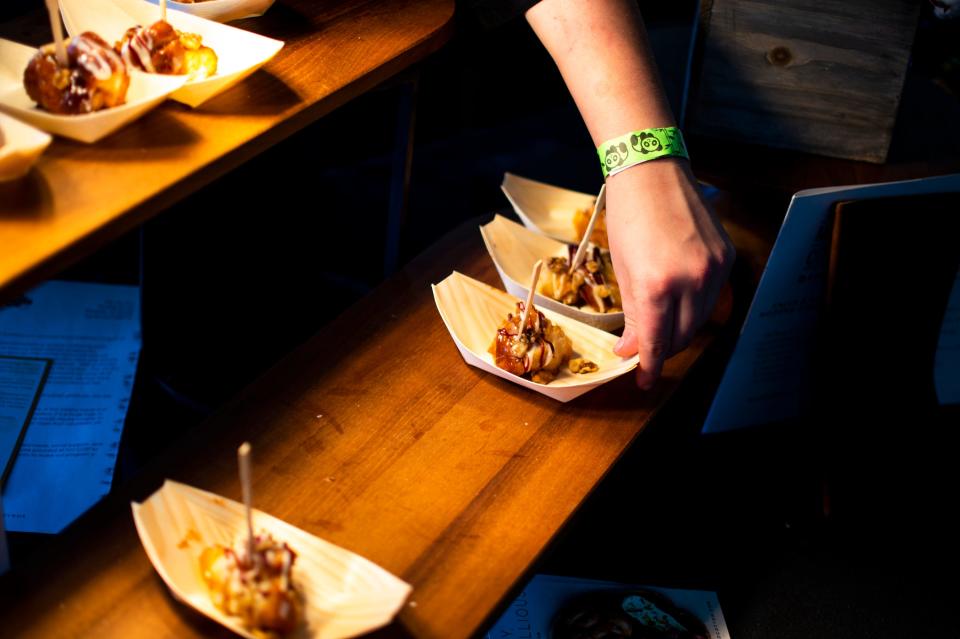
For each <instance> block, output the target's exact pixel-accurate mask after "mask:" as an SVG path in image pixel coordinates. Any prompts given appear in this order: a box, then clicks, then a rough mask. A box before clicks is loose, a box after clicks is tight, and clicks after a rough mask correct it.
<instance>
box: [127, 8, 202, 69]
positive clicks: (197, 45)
mask: <svg viewBox="0 0 960 639" xmlns="http://www.w3.org/2000/svg"><path fill="white" fill-rule="evenodd" d="M115 48H116V50H117V53H119V54H120V56H121V57H122V58H123V61H124V62H126V63H127V65H128V66H130V67H131V68H134V69H138V70H140V71H146V72H147V73H161V74H164V75H188V76H190V78H191V79H192V80H202V79H204V78H208V77H210V76H211V75H214V74H215V73H216V72H217V54H216V53H214V51H213V49H211V48H210V47H205V46H203V38H201V37H200V36H198V35H196V34H194V33H184V32H183V31H177V30H176V29H174V28H173V26H172V25H171V24H170V23H169V22H164V21H163V20H161V21H159V22H155V23H153V24H152V25H150V26H149V27H140V26H137V27H130V28H129V29H127V32H126V33H125V34H123V38H122V39H121V40H120V41H119V42H118V43H117V44H116V47H115Z"/></svg>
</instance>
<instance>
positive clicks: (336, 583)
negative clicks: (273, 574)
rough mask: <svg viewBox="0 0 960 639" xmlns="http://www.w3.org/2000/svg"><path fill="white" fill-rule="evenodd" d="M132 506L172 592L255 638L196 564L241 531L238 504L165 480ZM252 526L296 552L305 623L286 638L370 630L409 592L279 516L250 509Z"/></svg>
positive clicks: (331, 638) (335, 638)
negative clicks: (215, 595)
mask: <svg viewBox="0 0 960 639" xmlns="http://www.w3.org/2000/svg"><path fill="white" fill-rule="evenodd" d="M131 507H132V509H133V520H134V523H135V524H136V527H137V533H138V534H139V535H140V541H141V542H142V543H143V548H144V550H145V551H146V553H147V556H148V557H149V558H150V561H151V562H152V563H153V566H154V568H156V570H157V572H158V573H159V574H160V577H161V578H162V579H163V581H164V582H165V583H166V584H167V586H168V587H169V588H170V590H171V592H172V593H173V594H174V596H175V597H176V598H177V599H180V600H181V601H183V602H185V603H186V604H188V605H190V606H191V607H193V608H194V609H196V610H197V611H198V612H200V613H202V614H204V615H206V616H207V617H209V618H211V619H213V620H215V621H217V622H219V623H221V624H223V625H224V626H226V627H227V628H229V629H230V630H232V631H234V632H236V633H237V634H239V635H242V636H244V637H248V638H250V639H256V635H255V634H254V633H251V632H250V631H248V630H247V629H245V628H244V627H243V625H242V624H241V622H240V620H239V619H238V618H236V617H230V616H227V615H225V614H224V613H222V612H220V610H218V609H217V608H216V607H215V606H214V605H213V603H212V602H211V601H210V594H209V591H208V590H207V587H206V585H205V584H204V582H203V579H202V577H201V574H200V564H199V557H200V553H201V552H203V549H204V548H205V547H207V546H209V545H213V544H223V545H227V546H232V545H234V544H235V543H236V542H237V540H238V539H242V538H243V535H245V534H246V533H245V531H246V519H245V515H244V508H243V505H242V504H239V503H237V502H235V501H231V500H229V499H225V498H223V497H220V496H219V495H215V494H213V493H209V492H206V491H203V490H199V489H197V488H193V487H191V486H187V485H185V484H181V483H178V482H174V481H170V480H167V481H166V482H165V483H164V484H163V486H162V487H161V488H160V489H159V490H157V491H156V492H155V493H153V494H152V495H151V496H150V497H149V498H147V499H146V500H145V501H144V502H143V503H142V504H137V503H132V504H131ZM253 528H254V530H255V531H261V530H266V531H267V532H269V533H271V534H272V535H273V536H274V538H276V539H277V540H280V541H285V542H287V543H288V544H289V545H290V547H291V548H292V549H293V550H294V552H296V553H297V559H296V563H295V564H294V569H293V573H294V580H295V582H296V583H297V584H298V585H299V587H300V589H301V591H302V592H303V595H304V616H305V622H304V623H302V624H301V625H300V627H299V628H298V629H297V630H296V631H294V632H293V633H292V634H291V635H289V636H291V637H297V638H301V639H303V638H307V637H310V638H312V639H339V638H342V637H353V636H356V635H359V634H363V633H365V632H369V631H371V630H373V629H375V628H379V627H381V626H384V625H386V624H388V623H390V621H391V620H392V619H393V617H394V616H395V615H396V614H397V611H398V610H399V609H400V607H401V606H402V605H403V602H404V601H405V600H406V598H407V596H408V595H409V594H410V590H411V587H410V585H408V584H407V583H405V582H403V581H401V580H400V579H399V578H397V577H395V576H393V575H392V574H390V573H389V572H387V571H386V570H384V569H383V568H380V567H379V566H377V565H376V564H374V563H373V562H371V561H369V560H367V559H364V558H363V557H361V556H359V555H357V554H354V553H352V552H350V551H348V550H345V549H343V548H340V547H339V546H336V545H334V544H331V543H329V542H327V541H324V540H322V539H320V538H318V537H315V536H314V535H311V534H309V533H307V532H305V531H303V530H300V529H299V528H296V527H294V526H291V525H290V524H288V523H286V522H284V521H281V520H279V519H277V518H276V517H272V516H270V515H268V514H266V513H263V512H261V511H259V510H254V511H253ZM260 639H262V635H261V638H260Z"/></svg>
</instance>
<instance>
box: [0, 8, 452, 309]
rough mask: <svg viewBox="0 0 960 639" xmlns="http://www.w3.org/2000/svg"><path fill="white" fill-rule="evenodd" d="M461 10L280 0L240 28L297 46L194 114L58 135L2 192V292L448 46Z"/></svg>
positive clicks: (36, 36) (34, 22) (42, 24)
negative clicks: (85, 135) (96, 136)
mask: <svg viewBox="0 0 960 639" xmlns="http://www.w3.org/2000/svg"><path fill="white" fill-rule="evenodd" d="M453 5H454V3H453V0H389V1H388V0H380V1H372V0H324V1H323V2H314V1H312V0H279V1H278V2H277V3H276V4H274V5H273V7H271V8H270V10H269V11H268V12H267V13H266V14H265V15H264V16H262V17H260V18H255V19H250V20H244V21H240V22H238V23H236V25H237V26H239V27H241V28H244V29H248V30H250V31H254V32H257V33H261V34H263V35H266V36H270V37H273V38H278V39H280V40H284V41H285V42H286V45H285V46H284V48H283V49H282V50H281V51H280V53H279V54H277V56H276V57H275V58H274V59H273V60H271V61H270V62H269V63H268V64H267V65H266V66H265V67H264V68H263V69H261V70H259V71H258V72H257V73H255V74H254V75H252V76H251V77H249V78H247V79H246V80H245V81H244V82H242V83H240V84H239V85H238V86H236V87H234V88H232V89H230V90H229V91H227V92H225V93H223V94H220V95H218V96H216V97H215V98H213V99H211V100H210V101H208V102H207V103H205V104H203V105H201V106H200V107H199V108H197V109H195V110H191V109H189V108H187V107H185V106H183V105H180V104H177V103H173V102H168V103H166V104H164V105H162V106H161V107H160V108H158V109H157V110H155V111H153V112H151V113H149V114H147V116H146V117H144V118H142V119H140V120H138V121H137V122H135V123H133V124H132V125H130V126H128V127H126V128H125V129H123V130H121V131H120V132H118V133H116V134H114V135H111V136H109V137H107V138H106V139H104V140H102V141H101V142H98V143H97V144H94V145H85V144H81V143H79V142H72V141H69V140H63V139H57V140H55V141H54V143H53V145H52V146H51V147H50V148H49V149H48V150H47V152H46V153H45V154H44V155H43V157H42V158H41V159H40V162H39V163H38V165H37V167H36V168H35V170H34V171H33V172H32V173H31V174H30V176H28V177H27V178H26V179H25V180H23V181H21V182H19V183H17V184H15V185H0V291H2V293H0V295H2V296H4V297H6V296H8V295H9V294H10V292H11V291H22V290H24V289H26V288H27V287H28V286H30V285H32V284H36V283H37V282H39V281H40V280H41V279H43V278H45V277H49V276H51V275H53V274H55V273H56V272H57V271H58V270H60V269H62V268H63V267H64V266H65V265H67V264H69V263H70V262H72V261H73V260H75V259H78V258H79V257H81V256H83V255H86V254H88V253H90V252H92V251H93V250H95V249H96V248H97V247H99V246H101V245H103V244H104V243H106V242H107V241H109V240H111V239H113V238H115V237H117V236H118V235H120V234H121V233H123V232H125V231H128V230H129V229H131V228H133V227H134V226H136V225H137V224H140V223H141V222H143V221H144V220H146V219H147V218H149V217H150V216H152V215H154V214H156V213H157V212H159V211H162V210H163V209H164V208H166V207H168V206H169V205H170V204H172V203H174V202H176V201H178V200H180V199H182V198H183V197H185V196H186V195H188V194H190V193H191V192H193V191H195V190H196V189H198V188H200V187H202V186H203V185H205V184H208V183H209V182H211V181H212V180H214V179H215V178H217V177H219V176H220V175H222V174H224V173H225V172H227V171H229V170H230V169H232V168H233V167H235V166H237V165H238V164H240V163H241V162H243V161H245V160H246V159H248V158H249V157H251V156H253V155H255V154H257V153H259V152H260V151H263V150H264V149H266V148H268V147H269V146H271V145H273V144H275V143H276V142H278V141H280V140H282V139H283V138H285V137H286V136H288V135H290V134H291V133H294V132H295V131H297V130H299V129H301V128H303V127H304V126H306V125H307V124H309V123H310V122H313V121H314V120H316V119H317V118H319V117H321V116H322V115H324V114H326V113H328V112H330V111H332V110H333V109H335V108H336V107H338V106H340V105H341V104H343V103H345V102H347V101H348V100H350V99H352V98H354V97H356V96H357V95H360V94H361V93H363V92H365V91H367V90H369V89H371V88H372V87H374V86H376V85H377V84H379V83H381V82H382V81H384V80H385V79H387V78H389V77H391V76H393V75H394V74H396V73H397V72H399V71H400V70H402V69H404V68H406V67H408V66H409V65H411V64H413V63H414V62H416V61H418V60H420V59H422V58H423V57H425V56H427V55H428V54H430V53H432V52H433V51H435V50H437V49H439V48H440V47H441V46H442V45H443V44H444V43H445V42H446V41H447V40H448V39H449V37H450V35H451V34H452V29H453V25H452V18H453ZM37 6H38V7H41V6H42V3H37ZM45 15H46V14H45V13H42V12H40V11H35V12H33V13H32V14H29V15H27V16H24V17H22V18H19V19H17V20H15V21H11V22H8V23H3V24H0V37H4V38H9V39H12V40H16V41H19V42H24V43H28V44H34V45H36V44H40V43H42V42H46V41H49V40H50V27H49V23H48V22H47V21H46V18H45ZM264 188H269V187H268V185H264Z"/></svg>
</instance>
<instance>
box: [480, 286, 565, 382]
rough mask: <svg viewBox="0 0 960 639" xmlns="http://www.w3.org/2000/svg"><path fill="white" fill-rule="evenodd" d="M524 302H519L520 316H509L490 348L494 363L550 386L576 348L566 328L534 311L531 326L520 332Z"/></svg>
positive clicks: (518, 311)
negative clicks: (564, 329) (565, 331)
mask: <svg viewBox="0 0 960 639" xmlns="http://www.w3.org/2000/svg"><path fill="white" fill-rule="evenodd" d="M523 309H524V305H523V302H517V313H516V315H513V314H509V315H507V319H506V320H504V322H503V324H501V325H500V328H499V329H497V337H496V339H495V340H494V342H493V344H492V345H491V346H490V353H491V354H492V355H493V360H494V363H495V364H496V365H497V367H499V368H502V369H503V370H505V371H507V372H508V373H513V374H514V375H519V376H521V377H522V376H525V375H528V376H529V377H530V379H532V380H533V381H535V382H537V383H539V384H549V383H550V382H551V381H553V379H554V378H555V377H556V376H557V371H558V370H559V368H560V366H561V365H562V364H563V363H564V362H565V361H566V360H567V359H569V357H570V355H571V354H573V345H572V344H571V343H570V339H569V338H568V337H567V336H566V335H565V334H564V332H563V329H561V328H560V327H559V326H557V325H556V324H554V323H553V322H551V321H550V320H548V319H547V318H546V317H544V316H543V313H541V312H540V311H538V310H537V309H536V308H531V309H530V310H531V313H530V315H529V317H527V325H526V327H525V328H524V330H523V331H521V330H520V319H521V317H522V316H523Z"/></svg>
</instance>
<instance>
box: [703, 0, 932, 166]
mask: <svg viewBox="0 0 960 639" xmlns="http://www.w3.org/2000/svg"><path fill="white" fill-rule="evenodd" d="M919 12H920V2H919V0H776V1H774V0H767V1H765V0H713V1H712V2H705V3H704V6H703V11H702V27H701V38H702V40H701V46H700V48H699V49H700V52H701V58H700V60H699V69H700V70H699V79H698V81H697V82H695V85H694V88H693V93H692V96H691V97H692V99H691V102H690V106H689V116H688V121H687V123H686V127H687V128H688V129H689V130H690V131H692V132H695V133H702V134H706V135H712V136H718V137H724V138H730V139H732V140H737V141H744V142H750V143H759V144H764V145H768V146H776V147H784V148H789V149H795V150H799V151H807V152H810V153H816V154H821V155H829V156H833V157H841V158H848V159H855V160H867V161H870V162H884V161H885V160H886V156H887V150H888V148H889V146H890V138H891V134H892V131H893V125H894V121H895V120H896V113H897V106H898V105H899V102H900V92H901V90H902V88H903V80H904V76H905V74H906V69H907V63H908V60H909V56H910V49H911V46H912V44H913V38H914V33H915V31H916V26H917V20H918V17H919ZM695 77H696V76H695Z"/></svg>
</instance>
